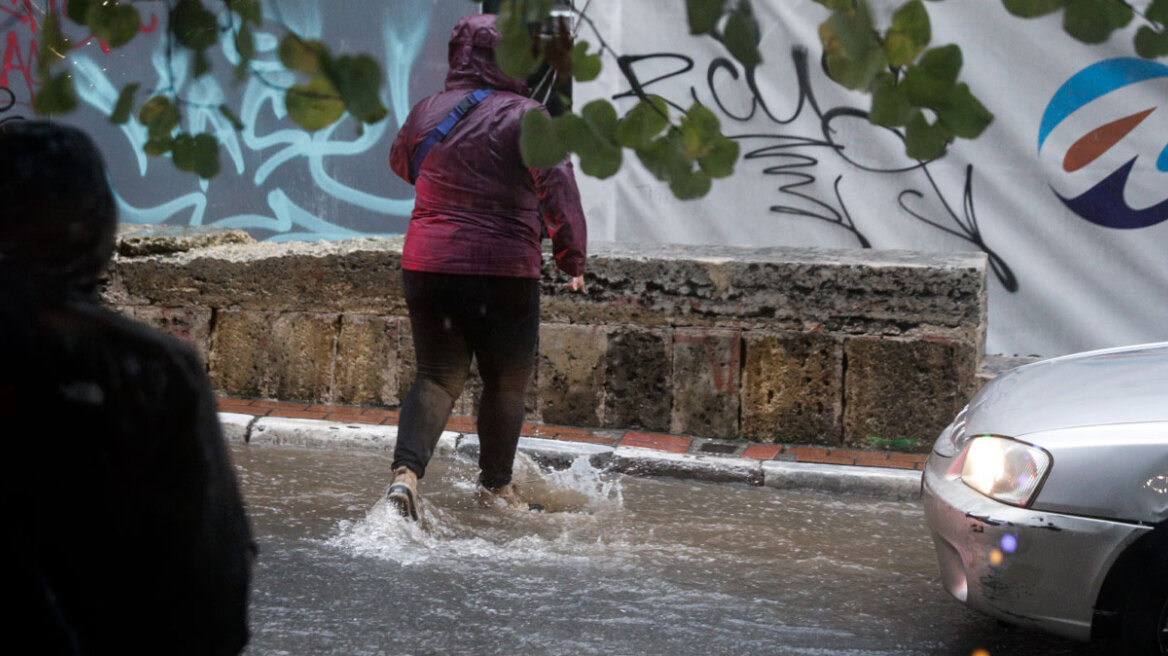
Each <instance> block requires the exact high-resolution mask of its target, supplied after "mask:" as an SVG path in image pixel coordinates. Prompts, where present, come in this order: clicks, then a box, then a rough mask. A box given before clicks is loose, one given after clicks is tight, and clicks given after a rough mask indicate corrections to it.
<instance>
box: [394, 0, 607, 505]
mask: <svg viewBox="0 0 1168 656" xmlns="http://www.w3.org/2000/svg"><path fill="white" fill-rule="evenodd" d="M499 40H500V33H499V31H498V29H497V28H496V27H495V16H494V15H493V14H475V15H471V16H467V17H465V18H463V19H461V20H460V21H459V22H458V24H457V25H455V27H454V31H453V34H452V35H451V37H450V46H449V62H450V69H449V72H448V73H447V75H446V85H445V90H444V91H442V92H440V93H437V94H435V95H432V96H429V97H427V98H425V99H423V100H421V101H420V102H419V103H418V104H417V105H415V106H414V108H413V109H412V110H411V111H410V114H409V116H408V117H407V118H406V121H405V123H404V124H403V125H402V128H401V130H400V131H399V132H398V134H397V137H396V138H395V139H394V142H393V146H392V147H391V149H390V155H389V161H390V167H391V168H392V169H393V172H394V173H396V174H397V175H398V176H400V177H401V178H403V179H405V180H407V181H409V182H410V183H412V184H414V185H415V186H416V196H417V198H416V200H415V203H414V211H413V214H412V215H411V217H410V223H409V228H408V229H407V231H406V240H405V247H404V250H403V253H402V283H403V287H404V290H405V300H406V305H407V307H408V308H409V314H410V327H411V330H412V332H413V338H414V349H415V353H416V356H417V375H416V378H415V380H414V383H413V386H412V387H411V388H410V391H409V394H408V395H407V396H406V399H405V402H404V403H403V405H402V410H401V416H400V418H399V423H398V440H397V447H396V449H395V451H394V458H393V481H392V483H391V484H390V486H389V489H388V490H387V492H386V494H387V498H388V500H389V501H390V503H392V504H393V505H394V506H395V507H396V508H397V509H398V510H399V511H400V512H401V514H402V515H404V516H406V517H409V518H412V519H417V518H418V490H417V481H418V479H420V478H422V476H423V475H425V473H426V465H427V463H429V461H430V457H431V456H432V455H433V452H434V447H435V446H436V444H437V442H438V438H439V437H440V435H441V433H442V431H443V430H444V428H445V426H446V421H447V419H448V418H449V416H450V411H451V409H452V408H453V405H454V401H455V400H456V399H457V398H458V396H459V395H460V394H461V393H462V388H463V385H464V383H465V382H466V377H467V373H468V371H469V367H470V362H471V358H472V357H473V358H474V359H475V360H476V361H477V362H478V368H479V374H480V376H481V377H482V380H483V393H482V399H481V403H480V407H479V414H478V432H479V440H480V442H479V468H480V475H479V483H480V492H481V493H482V494H483V496H484V497H485V498H487V499H491V498H492V497H494V498H498V499H502V500H503V501H504V502H506V503H507V504H509V505H515V506H521V505H523V501H522V497H521V494H520V493H519V492H518V491H517V490H516V488H515V486H514V485H513V484H512V483H511V468H512V463H513V461H514V458H515V450H516V447H517V445H518V442H519V431H520V429H521V428H522V426H523V418H524V401H525V399H526V396H527V385H528V382H529V381H530V379H531V372H532V368H533V367H534V365H535V350H536V341H537V338H538V335H539V279H540V269H541V259H542V253H541V247H540V242H541V240H542V236H543V230H544V226H545V225H546V228H547V232H548V234H549V235H550V236H551V241H552V247H553V252H554V256H555V260H556V266H557V267H559V269H560V270H562V271H563V272H565V273H566V274H567V275H568V276H570V278H571V279H570V281H569V282H567V284H566V285H565V286H566V287H567V288H568V289H569V290H571V291H576V292H583V291H584V278H583V275H584V262H585V244H586V242H587V228H586V226H585V221H584V212H583V209H582V208H581V205H580V192H579V190H578V189H577V187H576V181H575V178H574V177H573V171H572V164H571V162H570V161H568V160H567V159H565V160H564V161H563V162H561V163H560V164H559V165H557V166H554V167H551V168H547V169H535V168H530V167H527V166H526V165H524V163H523V159H522V157H521V156H520V152H519V124H520V119H521V118H522V117H523V114H524V113H525V112H527V111H528V110H531V109H536V110H538V111H546V110H545V109H544V108H543V106H542V105H540V104H539V103H538V102H536V101H534V100H532V99H530V98H528V97H527V95H526V94H527V92H528V89H527V85H526V83H525V82H523V81H520V80H515V79H511V78H509V77H507V76H506V75H505V74H504V73H503V72H502V71H501V70H500V69H499V67H498V65H497V64H496V63H495V56H494V55H495V46H496V44H498V42H499Z"/></svg>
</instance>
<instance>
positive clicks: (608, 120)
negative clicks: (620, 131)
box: [580, 100, 618, 142]
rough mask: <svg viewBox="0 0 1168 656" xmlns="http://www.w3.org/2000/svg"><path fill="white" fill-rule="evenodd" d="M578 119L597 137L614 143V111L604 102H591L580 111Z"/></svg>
mask: <svg viewBox="0 0 1168 656" xmlns="http://www.w3.org/2000/svg"><path fill="white" fill-rule="evenodd" d="M580 117H581V118H583V119H584V122H585V123H587V124H588V127H590V128H591V129H592V131H593V132H595V133H596V135H597V136H598V137H600V138H601V139H604V140H605V141H610V142H615V139H616V127H617V123H618V119H617V115H616V109H615V108H613V106H612V105H610V104H609V103H608V101H606V100H593V101H592V102H590V103H588V104H587V105H584V108H583V109H581V110H580Z"/></svg>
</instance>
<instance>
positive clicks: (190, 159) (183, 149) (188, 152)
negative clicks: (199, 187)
mask: <svg viewBox="0 0 1168 656" xmlns="http://www.w3.org/2000/svg"><path fill="white" fill-rule="evenodd" d="M172 153H173V157H174V166H175V168H177V169H178V170H180V171H191V172H194V173H196V174H198V176H199V177H200V178H203V179H208V178H213V177H215V176H216V175H218V173H219V141H218V140H217V139H216V138H215V136H214V135H211V134H206V133H204V134H198V135H195V136H193V137H192V136H191V135H189V134H187V133H185V132H184V133H182V134H180V135H178V136H177V137H175V138H174V144H173V146H172Z"/></svg>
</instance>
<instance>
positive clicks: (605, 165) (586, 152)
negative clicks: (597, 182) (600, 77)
mask: <svg viewBox="0 0 1168 656" xmlns="http://www.w3.org/2000/svg"><path fill="white" fill-rule="evenodd" d="M617 125H618V120H617V115H616V109H614V108H613V106H612V105H611V104H609V103H608V101H606V100H593V101H592V102H590V103H588V104H587V105H585V106H584V108H583V109H582V110H580V116H576V115H575V114H572V113H566V114H563V115H561V116H558V117H556V118H555V119H554V120H553V121H552V128H553V130H554V135H555V137H556V138H558V139H559V141H560V142H561V143H562V144H563V146H564V147H565V148H566V149H568V150H569V151H573V152H575V153H576V154H577V156H579V158H580V170H581V171H583V172H584V173H586V174H587V175H590V176H592V177H595V178H601V179H603V178H608V177H611V176H612V175H613V174H615V173H616V172H617V171H619V170H620V167H621V160H622V157H623V155H622V152H621V148H620V146H618V145H617V144H616V142H615V134H616V129H617Z"/></svg>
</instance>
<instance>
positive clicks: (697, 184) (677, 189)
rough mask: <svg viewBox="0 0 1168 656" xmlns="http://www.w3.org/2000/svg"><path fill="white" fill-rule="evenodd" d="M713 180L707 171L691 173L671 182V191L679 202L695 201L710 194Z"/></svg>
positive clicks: (677, 177) (675, 178)
mask: <svg viewBox="0 0 1168 656" xmlns="http://www.w3.org/2000/svg"><path fill="white" fill-rule="evenodd" d="M711 186H713V180H712V179H711V178H710V176H709V174H708V173H706V172H705V171H690V172H689V173H687V174H685V175H679V176H676V177H674V178H673V179H672V180H670V181H669V190H670V191H672V192H673V195H674V196H676V197H677V199H678V200H694V199H697V198H701V197H703V196H705V195H706V194H708V193H710V187H711Z"/></svg>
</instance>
